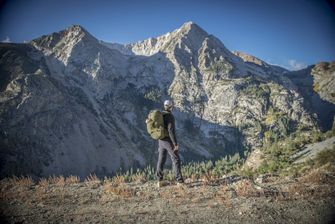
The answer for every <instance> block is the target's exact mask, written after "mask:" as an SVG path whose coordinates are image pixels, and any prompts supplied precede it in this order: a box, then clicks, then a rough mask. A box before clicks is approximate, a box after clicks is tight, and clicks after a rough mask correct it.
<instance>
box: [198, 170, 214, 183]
mask: <svg viewBox="0 0 335 224" xmlns="http://www.w3.org/2000/svg"><path fill="white" fill-rule="evenodd" d="M201 179H202V182H203V184H204V185H209V184H211V183H212V182H213V181H215V180H216V179H217V177H216V176H215V175H214V174H213V173H212V172H210V171H209V172H207V173H205V174H204V175H203V176H202V178H201Z"/></svg>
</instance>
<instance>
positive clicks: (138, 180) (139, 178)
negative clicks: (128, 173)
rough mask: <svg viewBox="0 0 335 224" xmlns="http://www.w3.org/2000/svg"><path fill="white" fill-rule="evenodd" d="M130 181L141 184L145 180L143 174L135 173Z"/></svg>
mask: <svg viewBox="0 0 335 224" xmlns="http://www.w3.org/2000/svg"><path fill="white" fill-rule="evenodd" d="M132 181H134V182H135V183H138V184H143V183H145V182H146V179H145V176H144V175H143V174H136V175H134V176H133V177H132Z"/></svg>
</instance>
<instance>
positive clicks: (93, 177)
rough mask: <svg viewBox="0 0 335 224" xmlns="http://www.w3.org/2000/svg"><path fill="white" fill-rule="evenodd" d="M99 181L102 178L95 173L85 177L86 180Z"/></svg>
mask: <svg viewBox="0 0 335 224" xmlns="http://www.w3.org/2000/svg"><path fill="white" fill-rule="evenodd" d="M97 181H100V179H99V178H98V177H97V175H95V174H90V175H89V176H87V177H86V179H85V182H97Z"/></svg>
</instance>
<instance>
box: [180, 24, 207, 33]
mask: <svg viewBox="0 0 335 224" xmlns="http://www.w3.org/2000/svg"><path fill="white" fill-rule="evenodd" d="M177 31H179V32H181V33H184V34H188V33H193V34H201V35H202V36H207V35H208V33H207V32H206V31H205V30H204V29H202V28H201V27H200V26H199V25H198V24H196V23H194V22H192V21H189V22H186V23H184V24H183V25H182V26H181V27H180V28H179V29H177Z"/></svg>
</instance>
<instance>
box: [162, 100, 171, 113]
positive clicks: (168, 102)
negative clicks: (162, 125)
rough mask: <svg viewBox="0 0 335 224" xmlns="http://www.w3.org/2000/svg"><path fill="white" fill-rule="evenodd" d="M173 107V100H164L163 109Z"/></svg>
mask: <svg viewBox="0 0 335 224" xmlns="http://www.w3.org/2000/svg"><path fill="white" fill-rule="evenodd" d="M172 108H173V102H172V101H171V100H165V101H164V109H165V110H169V111H171V110H172Z"/></svg>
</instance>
